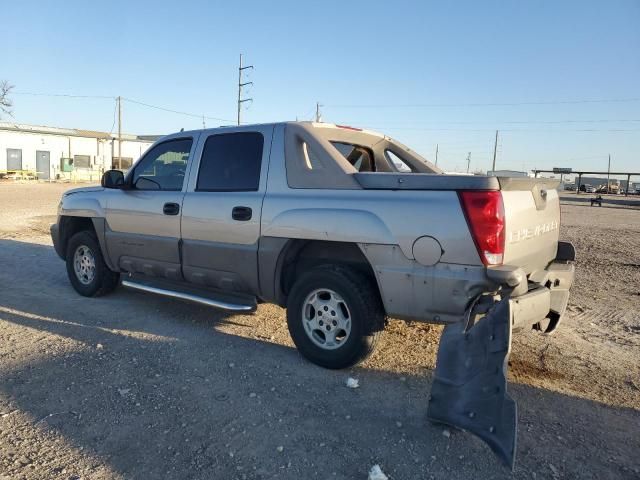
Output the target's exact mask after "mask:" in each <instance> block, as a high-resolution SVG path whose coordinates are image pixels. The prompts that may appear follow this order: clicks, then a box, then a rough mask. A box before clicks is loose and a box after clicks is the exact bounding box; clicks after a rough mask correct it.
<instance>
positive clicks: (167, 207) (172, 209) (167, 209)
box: [162, 202, 180, 215]
mask: <svg viewBox="0 0 640 480" xmlns="http://www.w3.org/2000/svg"><path fill="white" fill-rule="evenodd" d="M162 213H164V214H165V215H178V214H179V213H180V205H178V204H177V203H173V202H168V203H165V204H164V206H163V207H162Z"/></svg>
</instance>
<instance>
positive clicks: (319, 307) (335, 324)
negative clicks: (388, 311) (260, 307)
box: [287, 265, 384, 369]
mask: <svg viewBox="0 0 640 480" xmlns="http://www.w3.org/2000/svg"><path fill="white" fill-rule="evenodd" d="M287 324H288V327H289V332H290V333H291V337H292V338H293V341H294V343H295V344H296V347H297V348H298V350H299V351H300V353H301V354H302V355H303V356H304V357H306V358H307V359H309V360H310V361H312V362H313V363H315V364H317V365H320V366H322V367H325V368H332V369H338V368H345V367H350V366H352V365H354V364H356V363H358V362H360V361H362V360H364V359H365V358H366V357H367V356H368V355H370V354H371V352H372V351H373V348H374V346H375V341H376V337H377V336H378V334H379V332H380V331H382V329H383V328H384V309H383V308H382V302H381V301H380V296H379V295H378V290H377V288H376V286H375V284H374V282H373V281H372V279H370V278H369V277H367V276H366V275H363V274H362V273H360V272H358V271H357V270H355V269H352V268H348V267H343V266H336V265H322V266H319V267H316V268H314V269H312V270H310V271H309V272H307V273H305V274H303V275H302V276H300V278H299V279H298V280H297V281H296V282H295V284H294V286H293V288H292V290H291V292H290V294H289V298H288V302H287Z"/></svg>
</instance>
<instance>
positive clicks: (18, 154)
mask: <svg viewBox="0 0 640 480" xmlns="http://www.w3.org/2000/svg"><path fill="white" fill-rule="evenodd" d="M7 170H22V150H19V149H17V148H7Z"/></svg>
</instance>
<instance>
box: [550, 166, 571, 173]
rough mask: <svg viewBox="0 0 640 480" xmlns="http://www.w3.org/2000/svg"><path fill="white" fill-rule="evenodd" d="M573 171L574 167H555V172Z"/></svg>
mask: <svg viewBox="0 0 640 480" xmlns="http://www.w3.org/2000/svg"><path fill="white" fill-rule="evenodd" d="M571 172H573V169H572V168H564V167H563V168H559V167H553V173H571Z"/></svg>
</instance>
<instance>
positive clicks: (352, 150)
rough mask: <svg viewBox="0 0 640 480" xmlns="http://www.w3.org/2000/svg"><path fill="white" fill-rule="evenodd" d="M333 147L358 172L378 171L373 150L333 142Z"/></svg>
mask: <svg viewBox="0 0 640 480" xmlns="http://www.w3.org/2000/svg"><path fill="white" fill-rule="evenodd" d="M331 145H333V146H334V147H335V148H336V150H338V151H339V152H340V153H341V154H342V156H343V157H344V158H346V159H347V161H348V162H349V163H350V164H351V165H353V168H355V169H356V170H357V171H359V172H375V171H376V164H375V161H374V157H373V152H372V151H371V149H369V148H366V147H361V146H359V145H354V144H352V143H344V142H331Z"/></svg>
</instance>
